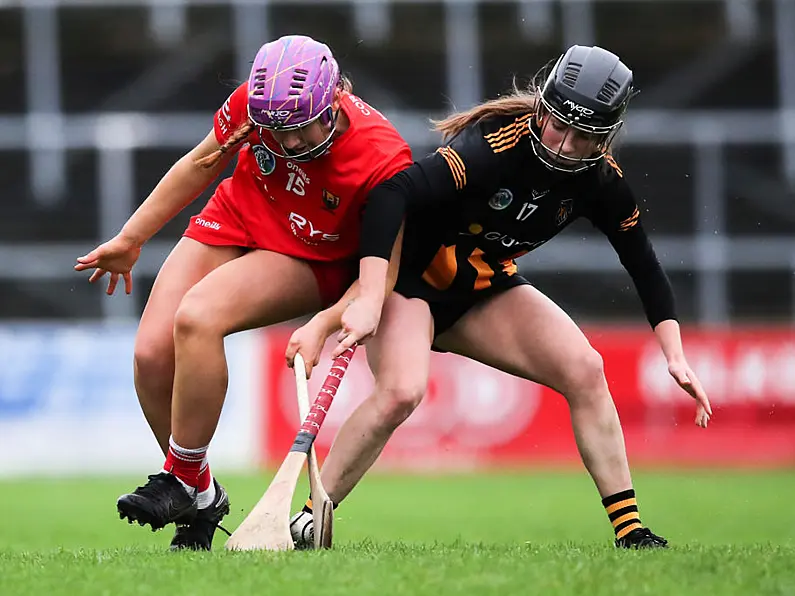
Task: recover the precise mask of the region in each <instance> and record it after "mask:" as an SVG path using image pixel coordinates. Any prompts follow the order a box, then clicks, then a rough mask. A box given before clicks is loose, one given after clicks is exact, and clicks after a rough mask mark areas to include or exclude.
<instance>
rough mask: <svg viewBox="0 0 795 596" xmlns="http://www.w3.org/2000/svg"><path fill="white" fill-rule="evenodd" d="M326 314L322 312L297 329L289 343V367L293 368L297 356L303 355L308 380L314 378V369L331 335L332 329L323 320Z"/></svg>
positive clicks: (287, 352) (286, 356) (286, 355)
mask: <svg viewBox="0 0 795 596" xmlns="http://www.w3.org/2000/svg"><path fill="white" fill-rule="evenodd" d="M323 316H324V313H323V312H320V313H318V314H317V315H315V316H314V317H312V318H311V319H310V320H309V321H308V322H307V323H306V324H304V325H302V326H301V327H299V328H298V329H296V330H295V331H294V332H293V334H292V335H291V336H290V341H289V342H287V350H286V351H285V353H284V357H285V358H286V359H287V366H289V367H290V368H292V367H293V361H294V360H295V355H296V354H297V353H299V352H300V353H301V356H303V358H304V364H305V365H306V378H307V379H308V378H309V377H310V376H312V369H313V368H314V367H315V366H317V365H318V363H319V362H320V353H321V352H322V351H323V346H324V345H325V344H326V339H327V338H328V336H329V335H330V334H331V332H332V329H330V328H329V325H328V323H327V322H326V321H325V320H324V318H323Z"/></svg>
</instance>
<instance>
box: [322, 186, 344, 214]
mask: <svg viewBox="0 0 795 596" xmlns="http://www.w3.org/2000/svg"><path fill="white" fill-rule="evenodd" d="M323 205H324V206H325V207H326V209H328V210H329V211H334V210H335V209H336V208H337V207H339V206H340V198H339V197H338V196H337V195H335V194H333V193H331V192H329V191H328V190H326V189H325V188H324V189H323Z"/></svg>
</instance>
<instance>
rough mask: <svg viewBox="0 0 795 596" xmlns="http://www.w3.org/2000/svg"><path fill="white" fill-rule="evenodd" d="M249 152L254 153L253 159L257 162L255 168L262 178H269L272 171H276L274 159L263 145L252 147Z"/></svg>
mask: <svg viewBox="0 0 795 596" xmlns="http://www.w3.org/2000/svg"><path fill="white" fill-rule="evenodd" d="M251 151H252V152H253V153H254V159H255V160H257V167H258V168H259V171H260V172H262V175H263V176H270V175H271V174H273V170H275V169H276V157H275V156H274V155H273V153H271V152H270V151H268V149H267V147H265V145H253V146H252V147H251Z"/></svg>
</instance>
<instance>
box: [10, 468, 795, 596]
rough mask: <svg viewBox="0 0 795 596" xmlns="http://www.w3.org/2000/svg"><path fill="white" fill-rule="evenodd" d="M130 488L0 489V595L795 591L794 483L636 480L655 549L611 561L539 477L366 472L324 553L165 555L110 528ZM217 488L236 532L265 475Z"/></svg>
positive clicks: (581, 514)
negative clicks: (663, 545) (224, 493)
mask: <svg viewBox="0 0 795 596" xmlns="http://www.w3.org/2000/svg"><path fill="white" fill-rule="evenodd" d="M138 480H140V479H137V478H121V479H90V480H24V481H4V482H0V511H2V518H1V525H0V594H1V595H3V596H5V595H11V594H109V595H117V594H118V595H123V594H169V595H172V594H173V595H178V594H219V595H220V594H255V593H257V594H322V595H323V596H326V595H332V594H353V595H357V594H412V595H413V594H433V595H439V594H452V593H460V594H500V595H504V594H506V593H512V592H520V593H528V594H578V596H580V595H581V596H586V595H587V596H590V595H601V594H619V593H627V594H677V595H679V594H699V595H710V594H720V595H721V596H724V595H727V594H754V595H756V594H795V510H794V509H793V507H792V505H793V502H794V501H795V473H792V472H757V473H750V472H748V473H740V472H715V471H712V472H705V471H690V472H687V473H683V472H677V473H645V474H636V476H635V485H636V489H637V491H638V496H639V500H640V507H641V516H642V518H643V520H644V522H645V523H646V524H647V525H649V526H650V527H651V528H652V529H654V530H655V531H656V532H658V533H660V534H662V535H664V536H665V537H666V538H668V539H669V541H670V542H671V545H672V548H671V549H669V550H667V551H664V552H626V551H618V550H616V549H614V548H613V547H612V546H611V535H612V531H611V529H610V526H609V523H608V521H607V519H606V516H605V514H604V511H603V510H602V508H601V505H600V503H599V499H598V496H597V494H596V491H595V489H594V488H593V486H592V485H591V483H590V480H589V479H588V478H587V476H586V475H585V474H584V473H580V472H574V473H552V472H536V473H503V474H488V475H486V474H484V475H456V476H441V477H439V476H386V475H372V476H370V477H368V478H367V480H366V482H364V483H363V484H362V486H361V487H359V488H358V489H357V490H356V492H354V493H353V494H352V495H351V497H350V499H349V500H348V501H346V502H345V503H344V504H343V506H341V507H340V508H339V509H338V510H337V516H336V526H335V530H336V531H335V548H334V550H333V551H330V552H308V553H301V552H290V553H227V552H225V551H224V550H223V548H221V547H222V545H223V538H224V536H223V535H222V534H220V533H219V534H218V536H217V537H216V543H215V546H216V550H215V551H214V552H212V553H177V554H175V553H169V552H167V545H168V542H169V540H170V537H171V534H170V531H161V532H157V533H154V534H153V533H152V532H150V531H149V530H148V529H144V528H140V527H138V526H128V525H127V524H126V523H123V522H121V521H120V520H119V519H118V517H117V516H116V513H115V506H114V502H115V499H116V497H117V496H118V495H119V494H120V493H122V492H126V491H128V490H129V489H131V488H133V487H134V486H135V485H136V484H137V481H138ZM221 480H222V481H223V482H224V483H225V485H226V486H227V488H228V489H229V491H230V494H231V497H232V515H230V517H229V518H228V519H227V525H228V526H229V527H231V528H234V527H235V526H236V525H237V524H238V523H239V522H240V520H241V519H242V518H243V517H244V515H245V513H246V512H247V511H248V509H249V508H250V507H251V506H252V505H253V504H254V503H255V502H256V500H257V499H258V498H259V496H260V494H261V493H262V490H263V489H264V487H265V486H266V485H267V481H268V477H267V476H266V475H265V476H259V477H253V476H251V477H222V478H221ZM305 493H306V487H305V486H302V487H301V489H300V492H299V495H304V494H305ZM297 504H298V500H296V505H297Z"/></svg>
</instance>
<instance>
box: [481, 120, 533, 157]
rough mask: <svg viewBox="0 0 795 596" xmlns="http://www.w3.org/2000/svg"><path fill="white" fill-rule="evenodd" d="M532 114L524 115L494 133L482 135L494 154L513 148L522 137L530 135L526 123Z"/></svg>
mask: <svg viewBox="0 0 795 596" xmlns="http://www.w3.org/2000/svg"><path fill="white" fill-rule="evenodd" d="M531 117H532V114H524V115H523V116H519V117H518V118H516V119H515V120H514V121H513V122H512V123H511V124H508V125H506V126H503V127H502V128H500V129H499V130H498V131H496V132H492V133H489V134H487V135H483V138H484V139H486V142H487V143H488V144H489V146H490V147H491V150H492V151H494V153H500V152H501V151H505V150H506V149H510V148H511V147H515V146H516V144H517V143H518V142H519V139H521V138H522V137H523V136H525V135H527V134H530V127H529V126H528V124H527V122H528V120H529V119H530V118H531Z"/></svg>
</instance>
